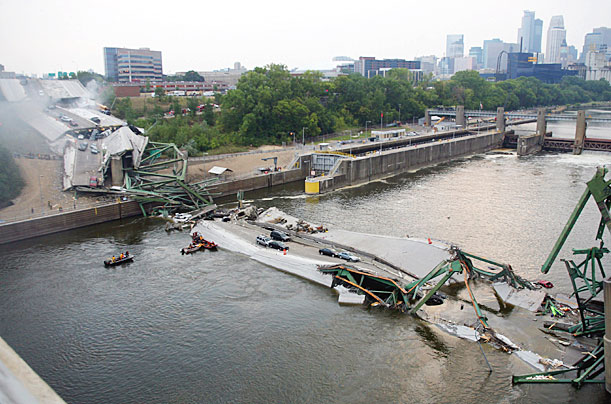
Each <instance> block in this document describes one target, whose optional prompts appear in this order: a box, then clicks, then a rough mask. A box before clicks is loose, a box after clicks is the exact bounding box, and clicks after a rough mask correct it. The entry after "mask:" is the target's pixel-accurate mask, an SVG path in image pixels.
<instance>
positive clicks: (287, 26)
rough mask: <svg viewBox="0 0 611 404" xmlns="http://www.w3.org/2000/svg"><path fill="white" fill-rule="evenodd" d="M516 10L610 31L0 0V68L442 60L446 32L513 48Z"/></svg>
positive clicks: (492, 4)
mask: <svg viewBox="0 0 611 404" xmlns="http://www.w3.org/2000/svg"><path fill="white" fill-rule="evenodd" d="M523 10H532V11H535V12H536V17H537V18H541V19H542V20H543V43H542V49H543V51H545V41H546V38H547V29H548V26H549V22H550V18H551V17H552V16H553V15H563V16H564V23H565V28H566V29H567V42H568V44H569V45H575V46H576V47H577V48H578V50H579V51H580V52H581V48H582V46H583V38H584V35H585V34H586V33H588V32H591V31H592V28H594V27H600V26H607V27H611V1H609V0H581V1H575V0H571V1H568V0H553V1H548V0H537V1H533V0H530V1H522V0H512V1H503V2H500V1H499V2H497V1H495V0H488V1H480V0H474V1H470V0H463V1H459V0H452V1H445V0H437V1H417V2H416V1H409V0H401V1H394V0H387V1H366V2H360V1H358V0H356V1H355V0H352V1H344V0H338V1H334V0H325V1H319V0H308V1H304V0H301V1H291V0H284V1H275V0H274V1H266V0H259V1H253V0H249V1H242V0H234V1H223V0H215V1H206V0H204V1H202V0H200V1H191V0H187V1H157V0H148V1H140V0H122V1H116V0H97V1H89V0H65V1H58V0H0V64H3V65H5V68H6V70H8V71H15V72H18V73H35V74H41V73H45V72H56V71H58V70H61V71H76V70H88V69H93V70H94V71H96V72H99V73H102V74H104V62H103V48H104V47H105V46H106V47H127V48H140V47H148V48H151V49H152V50H159V51H162V56H163V71H164V73H167V74H169V73H174V72H176V71H185V70H191V69H193V70H214V69H221V68H225V67H233V63H234V62H237V61H239V62H241V63H242V65H244V66H246V67H247V68H249V69H250V68H253V67H256V66H264V65H266V64H269V63H281V64H285V65H287V66H288V67H289V68H290V69H293V68H299V69H322V68H331V67H333V66H334V65H335V63H333V62H332V61H331V59H332V58H333V57H334V56H350V57H353V58H358V57H359V56H375V57H376V58H378V59H382V58H401V59H413V58H414V57H416V56H422V55H431V54H434V55H437V56H438V57H440V56H443V54H444V52H445V40H446V35H447V34H464V35H465V53H467V52H468V50H469V48H470V47H471V46H482V41H483V40H484V39H492V38H500V39H501V40H504V41H506V42H516V39H517V29H518V27H519V26H520V24H521V18H522V14H523Z"/></svg>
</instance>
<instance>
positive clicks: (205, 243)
mask: <svg viewBox="0 0 611 404" xmlns="http://www.w3.org/2000/svg"><path fill="white" fill-rule="evenodd" d="M191 238H192V239H193V245H197V244H199V245H201V247H200V248H202V247H203V248H205V249H206V250H216V247H218V244H216V243H215V242H214V241H209V240H206V239H205V238H204V237H203V236H202V235H201V234H199V233H198V232H194V233H193V234H191Z"/></svg>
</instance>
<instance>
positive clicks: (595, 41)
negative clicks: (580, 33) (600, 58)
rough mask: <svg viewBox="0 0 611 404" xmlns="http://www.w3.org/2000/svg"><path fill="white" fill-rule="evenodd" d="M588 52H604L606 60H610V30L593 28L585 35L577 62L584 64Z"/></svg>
mask: <svg viewBox="0 0 611 404" xmlns="http://www.w3.org/2000/svg"><path fill="white" fill-rule="evenodd" d="M588 52H605V53H606V58H607V60H611V28H607V27H600V28H594V29H593V30H592V32H590V33H589V34H586V36H585V38H584V41H583V50H582V51H581V55H580V56H579V62H581V63H584V62H585V58H586V54H587V53H588Z"/></svg>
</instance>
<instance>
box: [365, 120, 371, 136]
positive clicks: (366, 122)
mask: <svg viewBox="0 0 611 404" xmlns="http://www.w3.org/2000/svg"><path fill="white" fill-rule="evenodd" d="M368 123H371V121H365V135H367V124H368Z"/></svg>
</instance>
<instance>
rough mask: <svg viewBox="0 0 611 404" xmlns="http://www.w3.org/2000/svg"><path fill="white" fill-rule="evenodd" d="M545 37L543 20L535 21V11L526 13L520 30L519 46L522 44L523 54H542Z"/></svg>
mask: <svg viewBox="0 0 611 404" xmlns="http://www.w3.org/2000/svg"><path fill="white" fill-rule="evenodd" d="M542 35H543V20H540V19H538V18H536V19H535V12H534V11H526V10H525V11H524V16H523V17H522V26H521V27H520V28H518V46H520V43H521V44H522V52H534V53H540V52H541V37H542Z"/></svg>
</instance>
